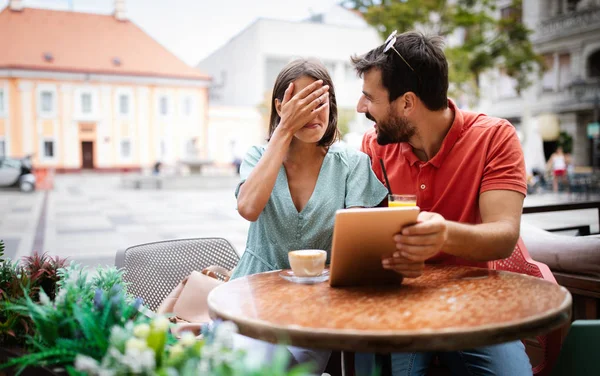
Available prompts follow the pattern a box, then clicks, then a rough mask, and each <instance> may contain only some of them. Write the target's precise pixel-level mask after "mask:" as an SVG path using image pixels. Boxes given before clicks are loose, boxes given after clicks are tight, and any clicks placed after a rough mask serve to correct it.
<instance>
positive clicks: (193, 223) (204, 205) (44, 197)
mask: <svg viewBox="0 0 600 376" xmlns="http://www.w3.org/2000/svg"><path fill="white" fill-rule="evenodd" d="M177 179H186V178H184V177H179V178H177ZM193 179H196V180H193ZM237 182H238V179H237V177H235V176H233V175H231V174H220V175H212V176H210V175H209V176H200V177H188V178H187V180H186V183H185V184H180V186H181V188H180V189H177V186H178V185H177V184H170V185H168V186H169V187H172V188H169V189H163V190H157V189H153V188H151V187H146V188H144V187H143V188H142V189H140V190H135V189H133V188H131V187H124V186H123V185H122V184H121V183H122V176H120V175H118V174H94V173H83V174H67V175H57V176H56V177H55V180H54V189H53V190H51V191H38V192H35V193H33V194H24V193H21V192H18V191H16V190H6V189H4V190H0V239H3V240H4V242H5V244H6V254H7V256H8V257H10V258H12V259H17V258H20V257H22V256H27V255H30V254H31V253H32V252H33V251H40V252H47V253H49V254H51V255H58V256H61V257H68V258H69V259H71V260H75V261H77V262H81V263H83V264H86V265H90V266H97V265H113V264H114V257H115V253H116V251H117V250H118V249H122V248H127V247H129V246H132V245H136V244H141V243H147V242H154V241H160V240H167V239H180V238H193V237H223V238H226V239H228V240H229V241H230V242H231V243H232V244H233V245H234V247H235V248H236V250H237V252H238V253H239V254H241V253H242V252H243V250H244V248H245V243H246V235H247V232H248V227H249V222H247V221H245V220H244V219H243V218H241V217H240V216H239V214H238V213H237V211H236V202H235V197H234V189H235V186H236V184H237ZM567 197H568V196H567V195H566V194H565V195H555V194H551V193H547V194H537V195H531V196H529V197H528V198H527V199H526V200H527V204H530V205H533V204H537V203H546V202H551V201H556V200H562V199H566V198H567ZM523 220H524V221H525V222H528V223H530V224H532V225H535V226H537V227H541V228H558V227H567V226H576V225H586V224H591V231H592V233H598V232H599V227H598V213H597V212H596V211H595V210H592V209H589V210H580V211H570V212H559V213H541V214H528V215H525V216H524V219H523Z"/></svg>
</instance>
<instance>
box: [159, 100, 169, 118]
mask: <svg viewBox="0 0 600 376" xmlns="http://www.w3.org/2000/svg"><path fill="white" fill-rule="evenodd" d="M158 105H159V106H160V114H161V115H163V116H167V115H168V114H169V101H168V99H167V97H165V96H162V97H160V99H159V103H158Z"/></svg>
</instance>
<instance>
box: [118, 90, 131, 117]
mask: <svg viewBox="0 0 600 376" xmlns="http://www.w3.org/2000/svg"><path fill="white" fill-rule="evenodd" d="M119 114H121V115H129V96H127V95H124V94H121V95H119Z"/></svg>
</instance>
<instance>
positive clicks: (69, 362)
mask: <svg viewBox="0 0 600 376" xmlns="http://www.w3.org/2000/svg"><path fill="white" fill-rule="evenodd" d="M122 275H123V272H122V271H120V270H117V269H115V268H114V267H111V268H98V269H96V272H95V274H94V275H93V276H92V275H90V273H88V271H87V270H86V268H84V267H81V266H80V265H78V264H76V263H73V262H72V263H71V264H70V265H69V266H67V267H65V268H62V269H59V270H58V273H57V276H58V280H57V283H56V285H55V286H56V289H55V290H54V292H55V296H54V297H51V296H50V295H49V294H48V293H47V292H46V290H45V289H44V288H40V289H39V290H38V291H37V294H32V292H31V291H30V289H29V288H28V287H23V294H22V297H21V298H20V299H18V300H14V301H10V302H7V303H4V304H3V306H4V309H5V310H6V312H9V313H11V314H18V315H21V316H23V317H29V319H30V320H31V328H30V329H31V330H30V331H29V333H28V334H27V335H26V339H27V350H28V353H27V354H26V355H23V356H20V357H13V358H11V359H9V360H8V361H7V362H6V363H4V364H0V372H2V371H1V370H2V369H12V370H14V371H24V370H28V369H31V367H36V366H37V367H39V366H42V367H46V370H47V369H53V370H54V371H52V372H55V373H56V372H57V371H56V369H57V368H59V369H60V370H59V371H58V372H61V373H63V374H68V375H77V376H80V375H98V376H100V375H102V376H105V375H115V376H116V375H133V374H135V375H148V376H172V375H181V376H187V375H197V374H199V373H202V374H206V375H215V376H234V375H235V376H256V375H263V374H265V373H268V374H270V375H275V376H277V375H282V376H283V375H286V376H289V375H292V376H294V375H303V374H307V373H308V372H307V371H308V368H307V367H306V366H302V367H297V368H294V369H293V370H291V371H289V372H288V370H287V357H286V356H285V355H284V354H285V352H282V353H280V354H279V355H278V356H277V357H276V359H275V360H274V362H273V364H269V365H268V367H266V368H265V367H262V366H261V365H254V366H253V365H252V362H251V360H250V359H247V358H246V357H245V354H244V353H243V352H240V351H235V350H232V346H231V344H232V336H233V333H234V332H235V331H236V328H235V325H233V324H232V323H218V324H216V325H214V326H213V327H212V328H207V329H206V330H205V331H204V333H203V337H202V339H197V338H195V337H194V336H193V335H191V334H185V335H183V336H182V337H181V338H175V336H173V334H172V333H171V332H170V330H169V325H170V324H169V320H168V319H167V318H166V317H164V316H160V315H153V314H152V315H150V314H148V315H146V314H144V307H143V305H142V301H141V300H140V299H136V298H134V297H132V296H131V295H130V294H128V293H127V285H126V284H125V283H124V282H123V279H122ZM150 316H153V317H150ZM48 372H49V371H48Z"/></svg>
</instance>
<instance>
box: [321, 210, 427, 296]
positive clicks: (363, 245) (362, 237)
mask: <svg viewBox="0 0 600 376" xmlns="http://www.w3.org/2000/svg"><path fill="white" fill-rule="evenodd" d="M419 211H420V210H419V207H417V206H410V207H393V208H389V207H387V208H368V209H359V208H356V209H342V210H338V211H337V212H336V213H335V223H334V226H333V244H332V247H331V265H330V277H329V285H330V286H332V287H341V286H364V285H382V284H399V283H402V277H401V276H400V275H399V274H398V273H396V272H394V271H391V270H386V269H384V268H383V266H382V265H381V259H382V256H384V255H391V254H392V253H394V252H395V251H396V243H395V242H394V239H393V236H394V234H397V233H399V232H400V230H401V229H402V228H403V227H404V226H407V225H410V224H413V223H416V222H417V215H419Z"/></svg>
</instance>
